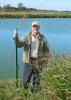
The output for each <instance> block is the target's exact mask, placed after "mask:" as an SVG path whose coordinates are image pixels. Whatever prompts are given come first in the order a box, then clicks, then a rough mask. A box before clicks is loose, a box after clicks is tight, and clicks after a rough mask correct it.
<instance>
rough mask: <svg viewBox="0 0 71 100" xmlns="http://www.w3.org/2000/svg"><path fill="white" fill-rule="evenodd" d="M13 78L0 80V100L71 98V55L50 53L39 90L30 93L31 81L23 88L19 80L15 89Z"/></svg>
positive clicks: (69, 99)
mask: <svg viewBox="0 0 71 100" xmlns="http://www.w3.org/2000/svg"><path fill="white" fill-rule="evenodd" d="M15 83H16V81H15V80H14V79H8V80H2V81H0V100H71V57H67V56H64V55H62V56H59V55H51V58H50V60H49V64H48V67H47V68H44V70H43V72H42V78H41V91H39V92H38V93H36V94H32V93H31V91H30V89H31V86H32V85H31V83H30V85H29V88H28V90H25V89H24V88H23V85H22V81H21V80H19V89H16V85H15Z"/></svg>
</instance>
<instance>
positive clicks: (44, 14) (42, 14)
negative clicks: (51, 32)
mask: <svg viewBox="0 0 71 100" xmlns="http://www.w3.org/2000/svg"><path fill="white" fill-rule="evenodd" d="M23 16H27V17H28V18H71V12H54V11H32V10H29V11H5V12H4V11H3V12H2V11H0V18H21V17H23Z"/></svg>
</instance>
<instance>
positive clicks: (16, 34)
mask: <svg viewBox="0 0 71 100" xmlns="http://www.w3.org/2000/svg"><path fill="white" fill-rule="evenodd" d="M17 37H18V32H17V29H15V30H14V34H13V39H16V38H17Z"/></svg>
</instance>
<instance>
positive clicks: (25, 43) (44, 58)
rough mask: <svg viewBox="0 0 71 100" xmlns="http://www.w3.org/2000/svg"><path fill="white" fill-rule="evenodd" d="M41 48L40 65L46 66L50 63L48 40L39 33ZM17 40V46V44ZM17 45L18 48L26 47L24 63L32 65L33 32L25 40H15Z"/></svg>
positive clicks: (39, 49) (39, 50)
mask: <svg viewBox="0 0 71 100" xmlns="http://www.w3.org/2000/svg"><path fill="white" fill-rule="evenodd" d="M37 39H38V40H39V48H38V58H37V59H38V65H41V64H43V65H44V64H45V63H47V62H48V58H49V47H48V43H47V40H46V38H45V37H44V36H43V35H42V34H40V33H39V35H38V38H37ZM16 40H17V44H16ZM14 42H15V44H16V45H17V47H18V48H21V47H24V50H23V62H25V63H30V52H31V32H30V33H29V34H27V35H26V36H25V37H24V38H22V39H21V40H19V38H18V37H17V38H15V39H14Z"/></svg>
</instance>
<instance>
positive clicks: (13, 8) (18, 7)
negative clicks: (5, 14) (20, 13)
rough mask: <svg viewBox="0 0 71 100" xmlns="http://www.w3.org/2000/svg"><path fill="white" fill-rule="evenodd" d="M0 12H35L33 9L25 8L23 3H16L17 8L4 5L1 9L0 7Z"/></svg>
mask: <svg viewBox="0 0 71 100" xmlns="http://www.w3.org/2000/svg"><path fill="white" fill-rule="evenodd" d="M0 10H12V11H15V10H16V11H17V10H34V11H37V9H35V8H27V7H25V6H24V5H23V3H18V4H17V7H13V6H11V5H10V4H7V5H4V6H3V7H1V6H0Z"/></svg>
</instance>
